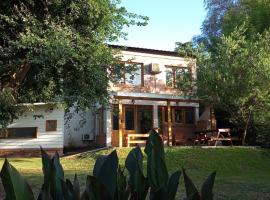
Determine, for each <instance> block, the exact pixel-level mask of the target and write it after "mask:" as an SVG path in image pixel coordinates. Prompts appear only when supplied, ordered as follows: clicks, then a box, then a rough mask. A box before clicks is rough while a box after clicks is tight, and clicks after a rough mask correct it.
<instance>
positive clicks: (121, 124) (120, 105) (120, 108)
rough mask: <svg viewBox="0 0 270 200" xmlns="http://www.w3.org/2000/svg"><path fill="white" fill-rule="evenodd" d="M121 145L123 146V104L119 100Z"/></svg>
mask: <svg viewBox="0 0 270 200" xmlns="http://www.w3.org/2000/svg"><path fill="white" fill-rule="evenodd" d="M119 147H123V104H122V102H121V101H119Z"/></svg>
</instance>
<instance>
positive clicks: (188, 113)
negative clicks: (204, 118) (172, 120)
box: [185, 108, 195, 124]
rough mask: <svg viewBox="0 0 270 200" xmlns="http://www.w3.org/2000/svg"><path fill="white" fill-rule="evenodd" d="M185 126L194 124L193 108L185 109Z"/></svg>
mask: <svg viewBox="0 0 270 200" xmlns="http://www.w3.org/2000/svg"><path fill="white" fill-rule="evenodd" d="M185 114H186V116H185V118H186V124H194V121H195V116H194V108H187V109H186V113H185Z"/></svg>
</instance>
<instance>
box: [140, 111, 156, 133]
mask: <svg viewBox="0 0 270 200" xmlns="http://www.w3.org/2000/svg"><path fill="white" fill-rule="evenodd" d="M137 112H138V115H137V124H138V126H137V133H138V134H146V133H148V132H149V131H150V130H151V129H152V128H153V106H137Z"/></svg>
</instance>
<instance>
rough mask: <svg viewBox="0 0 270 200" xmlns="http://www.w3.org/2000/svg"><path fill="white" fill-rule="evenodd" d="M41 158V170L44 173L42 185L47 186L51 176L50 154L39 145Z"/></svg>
mask: <svg viewBox="0 0 270 200" xmlns="http://www.w3.org/2000/svg"><path fill="white" fill-rule="evenodd" d="M40 150H41V158H42V171H43V175H44V187H49V184H50V182H51V179H52V177H53V164H52V161H51V158H50V156H49V155H48V154H47V153H46V152H45V151H44V150H43V149H42V147H40Z"/></svg>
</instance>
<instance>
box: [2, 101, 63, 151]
mask: <svg viewBox="0 0 270 200" xmlns="http://www.w3.org/2000/svg"><path fill="white" fill-rule="evenodd" d="M23 106H25V107H29V111H27V112H26V113H24V114H23V115H22V116H21V117H20V118H19V119H17V120H15V121H14V122H13V123H12V124H11V125H9V126H8V129H7V132H3V131H2V132H1V133H0V156H13V155H25V156H37V155H39V154H40V147H42V148H43V149H44V150H46V151H47V152H48V153H50V154H52V153H55V152H56V151H58V153H59V154H60V155H61V154H63V147H64V143H63V141H64V108H63V107H62V106H61V105H59V104H55V103H46V104H45V103H35V104H24V105H23Z"/></svg>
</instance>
